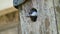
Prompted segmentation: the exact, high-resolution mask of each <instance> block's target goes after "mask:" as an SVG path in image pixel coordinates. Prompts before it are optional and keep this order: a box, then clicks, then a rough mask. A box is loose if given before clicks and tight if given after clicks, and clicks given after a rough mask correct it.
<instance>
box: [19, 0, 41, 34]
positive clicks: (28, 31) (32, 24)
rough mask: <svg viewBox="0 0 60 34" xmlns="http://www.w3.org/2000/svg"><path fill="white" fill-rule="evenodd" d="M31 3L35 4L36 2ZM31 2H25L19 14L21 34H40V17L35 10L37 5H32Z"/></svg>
mask: <svg viewBox="0 0 60 34" xmlns="http://www.w3.org/2000/svg"><path fill="white" fill-rule="evenodd" d="M33 2H35V3H36V0H34V1H33ZM33 2H32V1H27V2H26V3H25V4H23V5H22V10H21V12H20V20H21V27H22V33H23V34H24V33H25V34H38V33H39V34H40V32H39V31H38V30H39V27H40V16H39V15H38V14H39V13H38V12H39V11H38V10H37V4H34V5H36V6H34V5H33Z"/></svg>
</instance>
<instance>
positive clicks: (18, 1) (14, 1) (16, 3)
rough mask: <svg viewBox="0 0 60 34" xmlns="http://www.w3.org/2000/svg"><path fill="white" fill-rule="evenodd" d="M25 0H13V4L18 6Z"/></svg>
mask: <svg viewBox="0 0 60 34" xmlns="http://www.w3.org/2000/svg"><path fill="white" fill-rule="evenodd" d="M25 1H26V0H13V5H14V6H18V5H20V4H22V3H24V2H25Z"/></svg>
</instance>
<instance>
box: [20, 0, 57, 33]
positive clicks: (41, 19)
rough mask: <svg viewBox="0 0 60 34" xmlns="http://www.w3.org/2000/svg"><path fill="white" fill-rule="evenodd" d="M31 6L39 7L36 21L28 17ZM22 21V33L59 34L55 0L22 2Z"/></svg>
mask: <svg viewBox="0 0 60 34" xmlns="http://www.w3.org/2000/svg"><path fill="white" fill-rule="evenodd" d="M31 8H36V9H37V13H38V18H37V21H36V22H32V21H31V19H30V18H29V17H26V14H27V13H29V11H30V9H31ZM20 21H21V22H20V23H21V29H22V34H57V28H56V19H55V13H54V7H53V0H30V1H27V2H26V3H25V4H22V10H21V12H20Z"/></svg>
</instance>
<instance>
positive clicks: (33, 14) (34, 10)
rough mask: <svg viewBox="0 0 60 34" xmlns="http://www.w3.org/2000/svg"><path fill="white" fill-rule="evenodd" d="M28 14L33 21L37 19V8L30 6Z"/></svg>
mask: <svg viewBox="0 0 60 34" xmlns="http://www.w3.org/2000/svg"><path fill="white" fill-rule="evenodd" d="M29 16H30V18H31V20H32V21H33V22H35V21H36V20H37V10H36V9H35V8H32V9H31V10H30V12H29Z"/></svg>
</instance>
